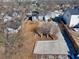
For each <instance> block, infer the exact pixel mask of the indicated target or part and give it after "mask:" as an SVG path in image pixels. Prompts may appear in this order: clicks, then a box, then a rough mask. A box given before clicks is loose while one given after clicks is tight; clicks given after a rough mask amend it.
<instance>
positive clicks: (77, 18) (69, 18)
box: [63, 8, 79, 27]
mask: <svg viewBox="0 0 79 59" xmlns="http://www.w3.org/2000/svg"><path fill="white" fill-rule="evenodd" d="M63 20H64V21H65V23H66V24H68V25H69V27H74V26H76V25H77V24H78V23H79V8H75V9H69V10H66V11H65V13H64V15H63Z"/></svg>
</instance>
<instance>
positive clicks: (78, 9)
mask: <svg viewBox="0 0 79 59" xmlns="http://www.w3.org/2000/svg"><path fill="white" fill-rule="evenodd" d="M68 11H69V12H70V14H71V15H79V8H76V9H69V10H68Z"/></svg>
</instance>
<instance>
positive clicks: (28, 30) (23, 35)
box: [6, 21, 51, 59]
mask: <svg viewBox="0 0 79 59" xmlns="http://www.w3.org/2000/svg"><path fill="white" fill-rule="evenodd" d="M40 26H41V25H39V23H38V22H32V21H27V22H23V24H22V29H21V30H20V32H19V33H17V35H16V39H12V41H11V44H10V46H9V47H7V48H6V49H7V51H8V52H7V54H6V55H7V56H6V58H7V59H34V56H33V49H34V46H35V42H36V41H38V40H51V38H49V37H48V38H47V37H46V36H42V37H40V36H39V35H38V34H36V33H35V30H37V29H38V27H40ZM10 40H11V39H10Z"/></svg>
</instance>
